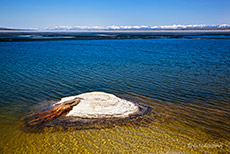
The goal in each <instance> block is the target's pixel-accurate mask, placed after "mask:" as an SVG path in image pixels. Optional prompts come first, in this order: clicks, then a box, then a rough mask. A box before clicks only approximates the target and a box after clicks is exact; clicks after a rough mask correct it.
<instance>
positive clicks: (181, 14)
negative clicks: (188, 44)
mask: <svg viewBox="0 0 230 154" xmlns="http://www.w3.org/2000/svg"><path fill="white" fill-rule="evenodd" d="M0 4H1V5H0V27H15V28H30V27H31V28H32V27H34V28H35V27H37V28H39V27H40V28H41V27H49V26H110V25H117V26H121V25H130V26H134V25H147V26H159V25H172V24H207V25H212V24H224V23H227V24H230V0H190V1H189V0H0Z"/></svg>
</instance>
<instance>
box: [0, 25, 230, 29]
mask: <svg viewBox="0 0 230 154" xmlns="http://www.w3.org/2000/svg"><path fill="white" fill-rule="evenodd" d="M82 30H83V31H84V30H92V31H98V30H99V31H100V30H103V31H126V30H134V31H135V30H137V31H154V30H163V31H164V30H230V24H221V25H202V24H201V25H166V26H143V25H142V26H114V25H113V26H54V27H46V28H27V29H15V28H4V27H0V31H82Z"/></svg>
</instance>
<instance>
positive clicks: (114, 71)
mask: <svg viewBox="0 0 230 154" xmlns="http://www.w3.org/2000/svg"><path fill="white" fill-rule="evenodd" d="M0 59H1V61H0V69H1V72H0V79H1V81H0V83H1V88H0V111H1V112H0V118H1V126H4V127H5V128H3V127H2V128H1V131H0V134H3V133H5V134H7V133H9V134H10V132H7V130H6V128H9V127H15V129H16V126H15V123H16V122H17V121H18V120H19V119H20V118H21V117H23V116H24V115H26V114H27V113H28V112H29V111H30V109H31V108H33V106H34V105H36V104H38V103H40V102H43V101H47V100H54V99H60V98H62V97H65V96H70V95H77V94H80V93H84V92H88V91H105V92H109V93H113V94H115V95H118V96H122V95H129V97H132V96H133V98H134V99H142V100H143V101H142V103H145V99H146V100H148V99H152V100H159V101H161V102H162V103H163V104H164V103H172V104H174V105H177V106H176V108H178V107H179V108H180V107H182V108H183V106H186V105H189V107H190V109H188V110H189V112H194V115H193V116H195V117H192V118H198V117H199V115H197V117H196V114H195V113H196V110H195V109H194V110H193V108H191V107H193V106H196V107H198V108H199V111H197V113H199V114H200V112H201V111H202V112H205V111H208V110H209V109H218V112H220V114H221V115H220V116H223V117H222V119H221V120H220V119H219V117H218V116H216V119H214V120H213V121H214V122H213V123H212V122H210V123H208V122H207V121H205V120H204V119H205V118H207V117H208V116H209V115H205V116H201V117H199V118H200V123H202V122H203V121H204V122H205V123H208V126H206V127H207V128H212V127H213V126H215V127H216V130H215V132H218V130H220V132H225V137H223V138H224V142H225V141H226V142H227V143H229V137H230V135H229V132H228V133H226V132H227V129H228V128H229V126H228V124H229V122H228V121H230V116H229V113H230V107H229V105H230V104H229V102H230V40H229V39H199V40H198V39H147V40H143V39H131V40H73V41H37V42H0ZM144 98H145V99H144ZM147 102H148V103H146V104H147V105H149V106H150V107H152V109H153V110H154V108H155V106H154V105H156V104H155V103H152V101H149V100H148V101H147ZM162 103H160V104H161V105H162V106H164V105H163V104H162ZM158 105H159V104H158ZM162 109H163V108H162ZM170 109H173V108H170ZM184 110H186V109H184ZM171 112H173V111H171ZM178 112H181V113H183V112H184V111H183V110H178ZM210 114H211V113H210ZM169 115H171V114H169ZM174 116H175V115H174ZM178 118H179V117H178ZM180 118H181V120H182V121H185V119H186V120H188V119H189V115H184V117H180ZM183 118H184V119H183ZM199 118H198V119H199ZM202 118H204V119H202ZM214 118H215V117H214ZM218 120H219V123H218V122H217V123H218V127H217V126H216V125H215V122H216V121H218ZM188 123H189V122H188ZM201 125H202V124H201ZM196 126H197V127H199V122H197V123H196ZM222 128H223V129H224V130H222ZM221 136H223V135H219V138H221ZM1 140H2V144H3V143H4V144H5V143H8V141H7V139H6V138H2V139H1ZM108 146H109V145H108ZM134 147H135V146H134ZM155 148H156V147H155ZM91 152H92V151H91Z"/></svg>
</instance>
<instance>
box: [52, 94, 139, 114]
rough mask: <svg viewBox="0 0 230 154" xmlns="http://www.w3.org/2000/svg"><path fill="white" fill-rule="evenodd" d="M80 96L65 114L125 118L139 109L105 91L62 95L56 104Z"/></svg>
mask: <svg viewBox="0 0 230 154" xmlns="http://www.w3.org/2000/svg"><path fill="white" fill-rule="evenodd" d="M76 97H79V98H82V100H81V101H80V103H79V104H78V105H76V106H74V107H73V109H72V110H70V112H69V113H68V114H67V115H66V116H75V117H81V118H125V117H128V116H130V115H132V114H135V113H137V112H138V111H139V107H138V106H137V105H135V104H134V103H132V102H130V101H127V100H125V99H121V98H119V97H117V96H115V95H113V94H108V93H105V92H89V93H84V94H80V95H77V96H70V97H64V98H62V99H61V101H59V102H57V103H56V104H59V103H63V102H65V101H68V100H72V99H75V98H76Z"/></svg>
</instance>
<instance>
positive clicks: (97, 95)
mask: <svg viewBox="0 0 230 154" xmlns="http://www.w3.org/2000/svg"><path fill="white" fill-rule="evenodd" d="M44 105H45V103H43V104H41V106H40V107H38V108H35V111H34V112H33V113H31V114H29V115H27V116H25V117H24V118H23V119H22V128H23V130H25V131H29V132H40V131H42V130H43V128H49V129H51V128H53V129H57V130H59V129H62V128H64V129H65V128H67V129H69V128H73V129H91V128H97V129H98V128H109V127H114V126H115V125H123V124H126V123H127V122H128V121H130V122H131V121H133V120H141V117H142V115H144V114H146V113H147V112H148V111H149V110H150V109H149V108H148V107H146V106H143V104H139V103H137V102H136V101H135V103H134V102H133V101H128V100H126V99H122V98H119V97H117V96H115V95H113V94H109V93H105V92H88V93H83V94H80V95H76V96H70V97H64V98H62V99H61V100H60V101H58V102H57V101H55V102H54V101H51V102H50V104H49V105H46V106H44ZM131 119H132V120H131Z"/></svg>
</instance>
